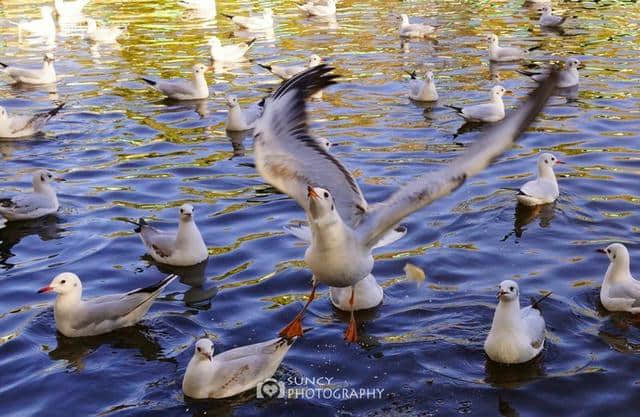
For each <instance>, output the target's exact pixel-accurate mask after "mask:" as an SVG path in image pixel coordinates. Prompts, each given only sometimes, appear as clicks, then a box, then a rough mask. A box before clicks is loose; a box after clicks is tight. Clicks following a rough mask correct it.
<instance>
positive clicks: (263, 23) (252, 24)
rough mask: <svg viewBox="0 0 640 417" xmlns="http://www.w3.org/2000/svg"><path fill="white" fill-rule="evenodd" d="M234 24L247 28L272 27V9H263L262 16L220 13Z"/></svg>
mask: <svg viewBox="0 0 640 417" xmlns="http://www.w3.org/2000/svg"><path fill="white" fill-rule="evenodd" d="M222 16H224V17H228V18H229V19H231V21H232V22H233V23H235V24H236V25H238V26H240V27H242V28H245V29H249V30H265V29H270V28H272V27H273V10H271V9H270V8H269V9H264V11H263V12H262V16H248V17H247V16H232V15H228V14H224V13H222Z"/></svg>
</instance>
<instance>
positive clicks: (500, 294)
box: [496, 290, 506, 300]
mask: <svg viewBox="0 0 640 417" xmlns="http://www.w3.org/2000/svg"><path fill="white" fill-rule="evenodd" d="M505 294H506V292H504V291H502V290H500V291H498V294H496V295H497V296H498V300H499V299H500V297H502V296H503V295H505Z"/></svg>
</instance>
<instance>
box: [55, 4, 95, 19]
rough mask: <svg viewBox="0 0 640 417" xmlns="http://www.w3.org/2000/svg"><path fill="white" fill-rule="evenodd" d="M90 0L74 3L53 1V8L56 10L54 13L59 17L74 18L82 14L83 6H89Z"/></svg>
mask: <svg viewBox="0 0 640 417" xmlns="http://www.w3.org/2000/svg"><path fill="white" fill-rule="evenodd" d="M90 1H91V0H75V1H64V0H54V2H53V3H54V6H55V8H56V12H58V15H60V16H61V17H63V18H65V17H70V16H71V17H74V16H78V15H81V14H82V9H84V6H86V5H87V4H89V2H90Z"/></svg>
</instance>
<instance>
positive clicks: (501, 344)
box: [484, 280, 551, 364]
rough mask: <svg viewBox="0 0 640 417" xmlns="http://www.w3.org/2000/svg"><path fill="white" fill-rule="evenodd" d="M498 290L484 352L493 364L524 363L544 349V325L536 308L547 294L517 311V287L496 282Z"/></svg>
mask: <svg viewBox="0 0 640 417" xmlns="http://www.w3.org/2000/svg"><path fill="white" fill-rule="evenodd" d="M499 288H500V290H499V291H498V307H496V312H495V314H494V315H493V323H491V330H490V331H489V336H487V340H485V342H484V351H485V352H486V354H487V356H489V358H490V359H491V360H492V361H495V362H500V363H508V364H515V363H524V362H528V361H530V360H531V359H533V358H535V357H536V356H538V354H539V353H540V352H541V351H542V349H543V348H544V329H545V323H544V319H543V318H542V315H541V314H540V311H539V310H537V306H538V303H540V301H542V300H543V299H545V298H546V297H548V296H549V295H551V293H548V294H547V295H545V296H544V297H542V298H541V299H540V300H538V301H535V302H534V303H533V304H532V305H530V306H528V307H525V308H523V309H520V299H519V297H520V289H519V288H518V284H516V283H515V282H514V281H511V280H506V281H502V282H501V283H500V287H499Z"/></svg>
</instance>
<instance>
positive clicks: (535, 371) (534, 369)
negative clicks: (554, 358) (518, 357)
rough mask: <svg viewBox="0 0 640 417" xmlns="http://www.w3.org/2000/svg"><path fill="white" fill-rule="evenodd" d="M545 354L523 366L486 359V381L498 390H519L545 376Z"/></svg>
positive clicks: (522, 364)
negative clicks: (520, 387) (518, 388)
mask: <svg viewBox="0 0 640 417" xmlns="http://www.w3.org/2000/svg"><path fill="white" fill-rule="evenodd" d="M543 356H544V353H543V354H541V355H538V356H536V357H535V358H533V359H532V360H530V361H529V362H525V363H521V364H517V365H514V364H503V363H498V362H494V361H492V360H491V359H489V358H486V362H485V367H484V373H485V378H484V381H485V382H486V383H488V384H491V385H492V386H494V387H498V388H517V387H519V386H522V385H524V384H526V383H528V382H531V381H532V380H534V379H538V378H540V377H543V376H545V371H544V361H543Z"/></svg>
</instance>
